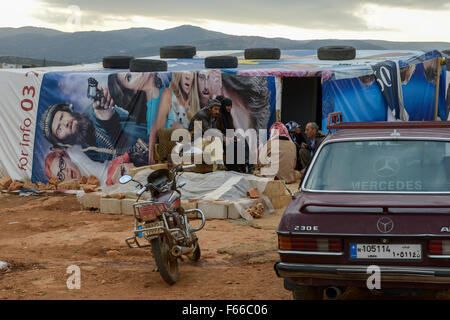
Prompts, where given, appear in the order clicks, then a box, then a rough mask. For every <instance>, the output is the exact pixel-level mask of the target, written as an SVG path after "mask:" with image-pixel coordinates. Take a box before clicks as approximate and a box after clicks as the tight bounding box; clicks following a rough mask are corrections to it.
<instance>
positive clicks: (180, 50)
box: [159, 46, 197, 59]
mask: <svg viewBox="0 0 450 320" xmlns="http://www.w3.org/2000/svg"><path fill="white" fill-rule="evenodd" d="M196 53H197V49H196V48H195V47H193V46H167V47H161V48H159V56H160V57H161V58H181V59H183V58H185V59H192V57H193V56H195V55H196Z"/></svg>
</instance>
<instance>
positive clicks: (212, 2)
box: [0, 0, 450, 42]
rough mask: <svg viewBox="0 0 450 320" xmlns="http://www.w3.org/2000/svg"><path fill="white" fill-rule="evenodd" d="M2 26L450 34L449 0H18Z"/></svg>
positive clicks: (298, 35) (3, 13)
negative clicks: (179, 27) (183, 25)
mask: <svg viewBox="0 0 450 320" xmlns="http://www.w3.org/2000/svg"><path fill="white" fill-rule="evenodd" d="M2 2H3V3H2V5H1V10H0V27H21V26H30V25H31V26H38V27H46V28H53V29H58V30H61V31H68V32H74V31H88V30H99V31H104V30H115V29H126V28H131V27H148V28H154V29H167V28H171V27H175V26H178V25H182V24H191V25H196V26H199V27H203V28H206V29H209V30H214V31H220V32H225V33H229V34H235V35H258V36H264V37H284V38H289V39H298V40H304V39H326V38H336V39H383V40H394V41H446V42H450V0H427V1H424V0H377V1H375V0H373V1H359V0H340V1H336V0H312V1H311V0H272V1H266V0H221V1H218V0H159V1H154V0H122V1H118V0H14V1H8V2H6V1H2Z"/></svg>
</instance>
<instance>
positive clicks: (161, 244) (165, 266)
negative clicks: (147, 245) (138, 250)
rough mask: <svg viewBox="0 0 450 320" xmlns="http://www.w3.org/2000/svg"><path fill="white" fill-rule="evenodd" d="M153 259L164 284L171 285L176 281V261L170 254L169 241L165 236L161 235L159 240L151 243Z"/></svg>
mask: <svg viewBox="0 0 450 320" xmlns="http://www.w3.org/2000/svg"><path fill="white" fill-rule="evenodd" d="M151 244H152V251H153V258H155V262H156V265H157V267H158V269H159V274H160V275H161V277H162V278H163V279H164V281H165V282H167V283H168V284H170V285H172V284H174V283H175V282H177V281H178V261H177V258H176V257H174V256H172V255H171V254H170V252H169V251H170V246H169V241H168V239H167V235H165V234H163V235H161V236H160V237H159V238H156V239H153V240H152V241H151Z"/></svg>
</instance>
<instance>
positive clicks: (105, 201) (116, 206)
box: [100, 198, 122, 214]
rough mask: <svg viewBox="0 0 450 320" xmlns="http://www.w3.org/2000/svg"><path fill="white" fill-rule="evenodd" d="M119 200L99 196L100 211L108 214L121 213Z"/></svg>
mask: <svg viewBox="0 0 450 320" xmlns="http://www.w3.org/2000/svg"><path fill="white" fill-rule="evenodd" d="M120 201H121V200H119V199H114V198H101V199H100V212H101V213H110V214H121V212H122V206H121V203H120Z"/></svg>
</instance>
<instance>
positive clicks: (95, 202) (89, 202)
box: [77, 192, 102, 209]
mask: <svg viewBox="0 0 450 320" xmlns="http://www.w3.org/2000/svg"><path fill="white" fill-rule="evenodd" d="M77 198H78V202H80V205H81V208H83V209H100V199H101V198H102V193H101V192H89V193H81V195H80V196H77Z"/></svg>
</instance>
